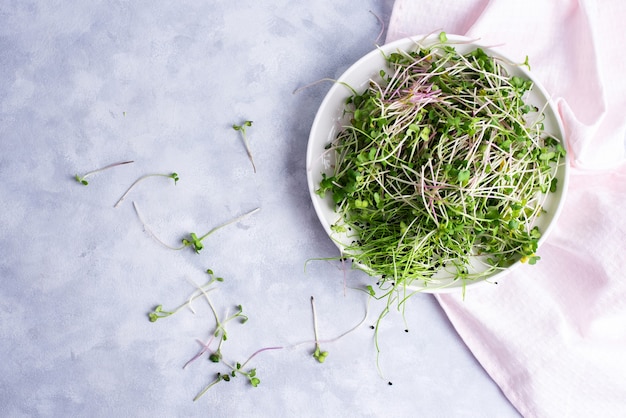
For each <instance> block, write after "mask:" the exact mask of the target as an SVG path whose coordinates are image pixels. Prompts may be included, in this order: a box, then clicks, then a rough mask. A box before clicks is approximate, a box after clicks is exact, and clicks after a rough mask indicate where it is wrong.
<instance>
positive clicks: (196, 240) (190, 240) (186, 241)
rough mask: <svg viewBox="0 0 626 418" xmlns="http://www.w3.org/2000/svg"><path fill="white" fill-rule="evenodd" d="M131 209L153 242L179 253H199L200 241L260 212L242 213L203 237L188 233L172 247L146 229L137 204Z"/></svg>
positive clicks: (254, 210)
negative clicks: (183, 250) (184, 250)
mask: <svg viewBox="0 0 626 418" xmlns="http://www.w3.org/2000/svg"><path fill="white" fill-rule="evenodd" d="M133 207H134V208H135V213H136V214H137V217H138V218H139V221H140V222H141V225H142V226H143V228H144V230H145V231H146V232H147V233H148V234H149V235H150V236H151V237H152V238H153V239H154V240H155V241H157V242H158V243H159V244H161V245H163V246H164V247H166V248H169V249H170V250H174V251H180V250H182V249H184V248H186V247H193V249H194V251H195V252H196V253H200V250H202V249H203V248H204V244H203V243H202V241H203V240H204V239H206V238H207V237H208V236H209V235H211V234H213V233H215V232H217V231H219V230H220V229H222V228H224V227H226V226H228V225H231V224H233V223H235V222H238V221H240V220H242V219H244V218H246V217H247V216H250V215H252V214H254V213H256V212H258V211H260V210H261V208H256V209H253V210H251V211H249V212H247V213H244V214H243V215H240V216H237V217H236V218H234V219H231V220H230V221H227V222H225V223H223V224H221V225H218V226H216V227H215V228H213V229H211V230H210V231H209V232H207V233H206V234H204V235H201V236H198V235H197V234H196V233H195V232H191V233H189V236H188V237H186V238H183V239H182V244H183V245H181V246H179V247H174V246H171V245H168V244H166V243H165V242H163V241H162V240H161V239H160V238H159V237H157V236H156V235H155V233H154V232H152V229H150V228H149V227H148V225H147V224H146V222H145V221H144V220H143V217H142V216H141V212H140V211H139V206H138V205H137V202H133Z"/></svg>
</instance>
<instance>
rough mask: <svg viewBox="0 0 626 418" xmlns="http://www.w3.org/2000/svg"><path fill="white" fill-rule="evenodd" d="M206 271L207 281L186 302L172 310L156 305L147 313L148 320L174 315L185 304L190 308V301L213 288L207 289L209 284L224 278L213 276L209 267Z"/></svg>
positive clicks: (152, 320) (154, 320)
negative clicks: (208, 277)
mask: <svg viewBox="0 0 626 418" xmlns="http://www.w3.org/2000/svg"><path fill="white" fill-rule="evenodd" d="M207 273H208V274H209V275H210V276H211V278H210V279H209V281H208V282H207V283H205V284H203V285H202V286H199V287H198V289H196V291H195V292H193V293H192V294H191V296H190V297H189V300H187V302H185V303H183V304H181V305H179V306H178V307H177V308H176V309H174V310H172V311H164V310H163V305H157V306H156V307H155V308H154V309H153V311H152V312H150V313H149V314H148V318H149V319H150V322H156V321H157V320H159V319H161V318H167V317H168V316H171V315H174V314H175V313H176V312H178V311H180V310H181V309H183V308H184V307H186V306H189V307H190V308H191V302H193V301H194V300H196V299H198V298H199V297H200V296H202V295H206V294H207V292H210V291H211V290H213V289H212V288H211V289H209V286H211V285H212V284H214V283H216V282H222V281H224V279H223V278H221V277H214V276H213V271H211V270H210V269H209V270H207Z"/></svg>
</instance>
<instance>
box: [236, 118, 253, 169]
mask: <svg viewBox="0 0 626 418" xmlns="http://www.w3.org/2000/svg"><path fill="white" fill-rule="evenodd" d="M251 126H252V121H251V120H247V121H245V122H244V123H242V124H241V125H233V129H234V130H236V131H239V132H241V139H243V145H244V146H245V147H246V153H247V154H248V158H249V159H250V163H252V169H253V170H254V172H255V173H256V166H255V164H254V159H253V158H252V152H251V151H250V145H249V144H248V135H247V132H246V128H249V127H251Z"/></svg>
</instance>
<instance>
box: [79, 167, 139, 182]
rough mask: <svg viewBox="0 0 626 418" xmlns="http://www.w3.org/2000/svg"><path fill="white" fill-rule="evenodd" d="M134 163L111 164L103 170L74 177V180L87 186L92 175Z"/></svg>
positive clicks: (99, 169)
mask: <svg viewBox="0 0 626 418" xmlns="http://www.w3.org/2000/svg"><path fill="white" fill-rule="evenodd" d="M133 162H134V161H122V162H119V163H113V164H109V165H107V166H104V167H102V168H98V169H97V170H93V171H89V172H87V173H85V174H83V175H79V174H76V175H75V176H74V178H75V179H76V181H77V182H79V183H80V184H82V185H83V186H87V185H88V184H89V182H88V181H87V177H89V176H92V175H94V174H96V173H99V172H101V171H104V170H108V169H109V168H113V167H117V166H119V165H124V164H130V163H133Z"/></svg>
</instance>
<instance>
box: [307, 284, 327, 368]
mask: <svg viewBox="0 0 626 418" xmlns="http://www.w3.org/2000/svg"><path fill="white" fill-rule="evenodd" d="M311 311H312V312H313V334H314V336H315V350H314V351H313V357H314V358H315V359H316V360H317V361H318V362H320V363H323V362H325V361H326V357H328V351H322V349H321V347H320V340H319V335H318V333H317V314H316V312H315V298H314V297H313V296H311Z"/></svg>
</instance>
